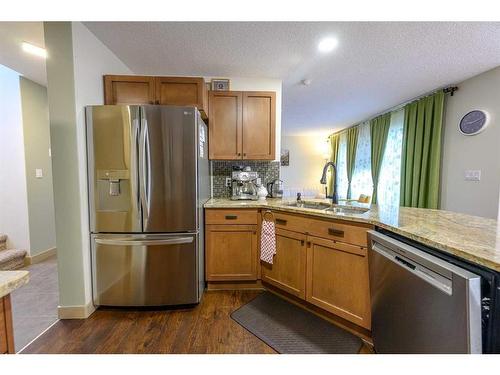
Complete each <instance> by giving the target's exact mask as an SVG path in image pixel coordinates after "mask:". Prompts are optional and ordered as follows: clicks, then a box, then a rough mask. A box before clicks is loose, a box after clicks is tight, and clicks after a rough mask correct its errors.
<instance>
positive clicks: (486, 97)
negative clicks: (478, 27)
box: [441, 67, 500, 218]
mask: <svg viewBox="0 0 500 375" xmlns="http://www.w3.org/2000/svg"><path fill="white" fill-rule="evenodd" d="M457 86H458V87H459V90H458V91H457V92H455V94H454V95H453V96H452V97H448V99H447V107H446V115H445V125H444V129H445V131H444V143H443V165H442V177H441V178H442V180H441V208H442V209H445V210H450V211H457V212H464V213H468V214H472V215H478V216H484V217H491V218H497V215H498V208H499V187H500V67H498V68H496V69H493V70H490V71H488V72H485V73H482V74H480V75H478V76H475V77H472V78H470V79H468V80H466V81H464V82H462V83H460V84H458V85H457ZM473 109H483V110H486V111H487V112H488V113H489V114H490V116H491V118H490V123H489V125H488V127H487V128H486V130H484V131H483V132H481V133H480V134H478V135H475V136H464V135H462V134H461V133H460V132H459V131H458V123H459V121H460V119H461V118H462V116H463V115H464V114H466V113H467V112H469V111H470V110H473ZM469 169H476V170H481V181H477V182H476V181H465V180H464V172H465V170H469Z"/></svg>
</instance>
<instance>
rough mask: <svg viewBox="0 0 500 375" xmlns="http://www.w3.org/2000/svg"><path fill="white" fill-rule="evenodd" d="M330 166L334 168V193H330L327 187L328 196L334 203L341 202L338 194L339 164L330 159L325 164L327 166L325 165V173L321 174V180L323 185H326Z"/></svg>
mask: <svg viewBox="0 0 500 375" xmlns="http://www.w3.org/2000/svg"><path fill="white" fill-rule="evenodd" d="M329 166H332V168H333V191H332V195H328V187H326V188H325V190H326V198H330V199H331V200H332V204H337V203H339V198H338V195H337V166H336V165H335V163H334V162H333V161H329V162H328V163H326V164H325V166H324V167H323V174H322V175H321V180H320V181H319V182H320V183H321V184H323V185H326V172H327V171H328V167H329Z"/></svg>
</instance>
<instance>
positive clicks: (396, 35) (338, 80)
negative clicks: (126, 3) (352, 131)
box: [0, 22, 500, 134]
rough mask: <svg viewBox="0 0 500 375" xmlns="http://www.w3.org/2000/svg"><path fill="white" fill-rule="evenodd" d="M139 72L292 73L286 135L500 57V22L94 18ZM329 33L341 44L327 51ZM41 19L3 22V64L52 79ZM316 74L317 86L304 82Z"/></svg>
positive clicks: (93, 25) (332, 124)
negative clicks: (25, 46) (322, 49)
mask: <svg viewBox="0 0 500 375" xmlns="http://www.w3.org/2000/svg"><path fill="white" fill-rule="evenodd" d="M85 24H86V26H87V27H88V28H89V29H90V30H91V31H92V32H93V33H94V34H96V36H97V37H98V38H99V39H101V40H102V41H103V42H104V43H105V44H106V45H107V46H108V47H109V48H110V49H111V50H112V51H113V52H114V53H115V54H116V55H117V56H118V57H119V58H120V59H121V60H122V61H123V62H124V63H125V64H127V65H128V66H129V67H130V69H132V70H133V71H134V72H135V73H137V74H171V75H203V76H218V77H224V76H228V77H230V76H234V77H262V78H264V77H268V78H280V79H282V80H283V108H282V110H283V117H282V126H283V133H284V134H302V133H313V132H320V131H331V130H333V129H339V128H341V127H345V126H348V125H351V124H353V123H356V122H358V121H361V120H363V119H365V118H367V117H370V116H372V115H374V114H377V113H379V112H381V111H383V110H385V109H387V108H390V107H392V106H394V105H397V104H399V103H401V102H402V101H406V100H408V99H411V98H413V97H415V96H418V95H421V94H423V93H426V92H428V91H430V90H432V89H434V88H437V87H441V86H444V85H448V84H453V83H458V82H460V81H462V80H464V79H466V78H469V77H471V76H474V75H476V74H478V73H481V72H483V71H486V70H489V69H491V68H494V67H496V66H499V65H500V43H499V42H498V41H499V40H500V23H460V22H458V23H457V22H455V23H453V22H446V23H442V22H441V23H428V22H392V23H391V22H228V23H223V22H212V23H211V22H86V23H85ZM324 36H335V37H336V38H338V40H339V46H338V48H337V49H336V50H335V51H334V52H333V53H331V54H328V55H322V54H320V53H319V52H317V49H316V45H317V43H318V41H319V40H320V39H321V38H322V37H324ZM23 40H25V41H29V42H32V43H34V44H37V45H40V46H43V27H42V24H41V23H40V22H10V23H5V22H0V63H1V64H4V65H6V66H8V67H10V68H12V69H15V70H17V71H18V72H20V73H21V74H23V75H25V76H27V77H28V78H30V79H33V80H35V81H36V82H39V83H42V84H45V82H46V78H45V63H44V61H43V60H42V59H39V58H37V57H34V56H33V57H32V56H30V55H27V54H26V53H24V52H22V51H21V49H20V45H19V44H20V42H22V41H23ZM305 78H307V79H310V80H311V84H310V85H309V86H303V85H301V84H300V81H301V80H302V79H305Z"/></svg>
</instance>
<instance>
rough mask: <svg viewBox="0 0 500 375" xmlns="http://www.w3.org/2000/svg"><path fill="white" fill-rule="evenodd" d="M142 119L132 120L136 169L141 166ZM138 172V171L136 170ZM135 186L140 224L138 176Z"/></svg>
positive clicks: (135, 179)
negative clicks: (140, 134)
mask: <svg viewBox="0 0 500 375" xmlns="http://www.w3.org/2000/svg"><path fill="white" fill-rule="evenodd" d="M139 124H140V119H138V118H135V119H134V120H132V145H133V147H134V153H133V155H134V156H133V163H134V168H137V167H138V164H139V160H138V159H139V156H138V155H137V153H138V152H139V132H140V130H139V129H140V126H139ZM135 170H136V171H137V169H135ZM133 181H134V186H135V187H136V192H137V194H136V197H135V199H136V200H135V201H136V207H137V212H138V214H137V215H138V217H139V222H140V216H141V214H140V212H141V210H140V207H141V194H140V190H141V189H140V188H139V186H138V182H139V180H138V178H137V175H135V178H134V180H133Z"/></svg>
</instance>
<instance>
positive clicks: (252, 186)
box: [231, 167, 259, 200]
mask: <svg viewBox="0 0 500 375" xmlns="http://www.w3.org/2000/svg"><path fill="white" fill-rule="evenodd" d="M258 178H259V175H258V173H257V172H252V169H251V168H250V167H245V168H244V169H243V170H233V171H232V174H231V187H232V194H231V199H232V200H257V199H258V196H257V184H256V181H257V179H258Z"/></svg>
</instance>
